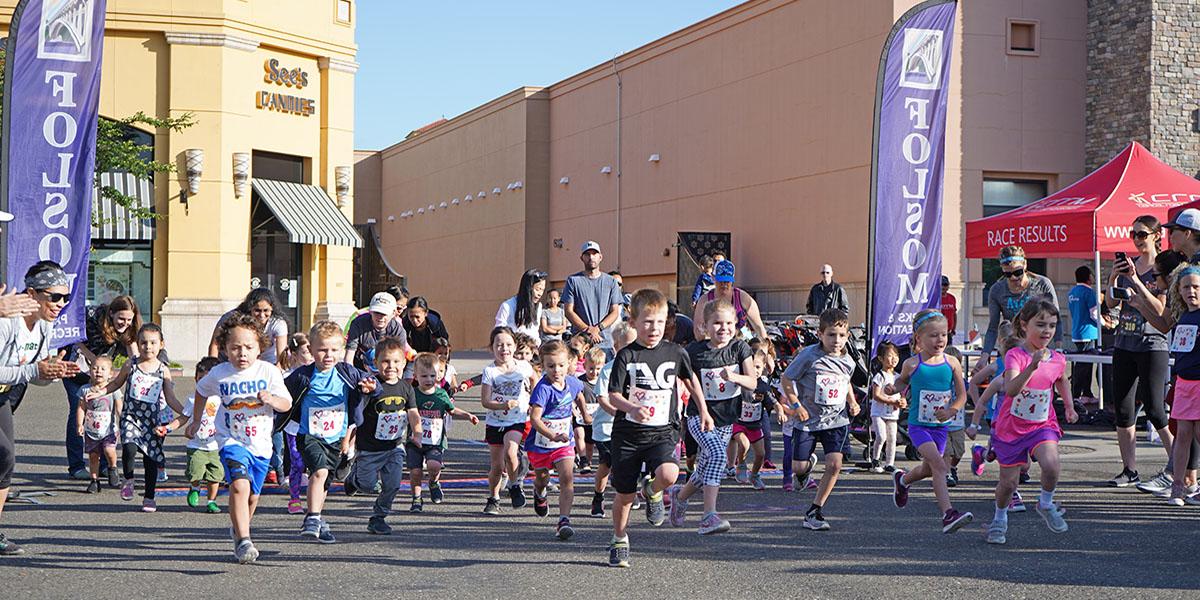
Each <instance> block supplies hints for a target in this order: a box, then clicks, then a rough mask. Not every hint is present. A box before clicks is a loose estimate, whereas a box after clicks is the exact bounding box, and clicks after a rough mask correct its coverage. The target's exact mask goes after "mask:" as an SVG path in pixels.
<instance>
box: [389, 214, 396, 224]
mask: <svg viewBox="0 0 1200 600" xmlns="http://www.w3.org/2000/svg"><path fill="white" fill-rule="evenodd" d="M395 220H396V215H388V223H391V222H393V221H395Z"/></svg>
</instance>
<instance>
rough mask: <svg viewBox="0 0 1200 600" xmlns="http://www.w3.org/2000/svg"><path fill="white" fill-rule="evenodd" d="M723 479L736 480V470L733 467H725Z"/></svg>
mask: <svg viewBox="0 0 1200 600" xmlns="http://www.w3.org/2000/svg"><path fill="white" fill-rule="evenodd" d="M725 479H737V469H736V468H734V467H725Z"/></svg>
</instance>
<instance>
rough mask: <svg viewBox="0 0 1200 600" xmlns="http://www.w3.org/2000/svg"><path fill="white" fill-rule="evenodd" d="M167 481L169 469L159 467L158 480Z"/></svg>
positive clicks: (160, 481)
mask: <svg viewBox="0 0 1200 600" xmlns="http://www.w3.org/2000/svg"><path fill="white" fill-rule="evenodd" d="M166 481H167V470H166V469H159V470H158V482H159V483H165V482H166Z"/></svg>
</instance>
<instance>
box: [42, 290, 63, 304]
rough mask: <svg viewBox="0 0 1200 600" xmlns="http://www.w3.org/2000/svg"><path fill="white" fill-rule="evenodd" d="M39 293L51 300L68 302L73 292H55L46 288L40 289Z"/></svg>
mask: <svg viewBox="0 0 1200 600" xmlns="http://www.w3.org/2000/svg"><path fill="white" fill-rule="evenodd" d="M38 293H39V294H42V295H44V296H46V299H47V300H49V301H51V302H66V301H67V300H70V299H71V294H54V293H51V292H47V291H46V290H38Z"/></svg>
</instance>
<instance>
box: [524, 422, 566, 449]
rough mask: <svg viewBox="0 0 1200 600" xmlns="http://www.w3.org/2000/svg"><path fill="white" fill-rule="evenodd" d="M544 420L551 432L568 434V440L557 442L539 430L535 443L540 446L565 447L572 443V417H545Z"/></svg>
mask: <svg viewBox="0 0 1200 600" xmlns="http://www.w3.org/2000/svg"><path fill="white" fill-rule="evenodd" d="M542 422H543V423H545V424H546V428H547V429H549V430H550V433H553V434H555V435H558V434H562V435H565V436H567V441H565V442H556V441H554V440H552V439H550V438H548V437H546V436H544V435H542V432H540V431H539V432H538V433H537V436H535V437H534V440H533V443H534V444H535V445H537V446H538V447H539V448H563V447H565V446H569V445H571V433H570V432H571V419H543V420H542Z"/></svg>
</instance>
